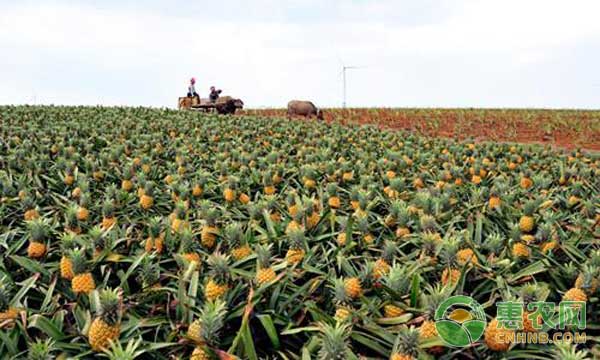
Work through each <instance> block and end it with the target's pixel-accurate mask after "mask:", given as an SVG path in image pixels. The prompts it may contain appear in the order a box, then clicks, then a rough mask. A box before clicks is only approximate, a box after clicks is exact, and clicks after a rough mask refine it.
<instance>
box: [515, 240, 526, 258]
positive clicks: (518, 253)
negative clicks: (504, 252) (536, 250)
mask: <svg viewBox="0 0 600 360" xmlns="http://www.w3.org/2000/svg"><path fill="white" fill-rule="evenodd" d="M512 255H513V256H514V257H516V258H528V257H529V255H530V251H529V247H528V246H527V245H525V244H523V243H521V242H517V243H514V244H513V246H512Z"/></svg>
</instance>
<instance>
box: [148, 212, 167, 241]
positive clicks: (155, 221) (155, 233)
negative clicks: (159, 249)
mask: <svg viewBox="0 0 600 360" xmlns="http://www.w3.org/2000/svg"><path fill="white" fill-rule="evenodd" d="M163 221H164V220H163V218H161V217H160V216H156V217H153V218H151V219H150V220H149V221H148V235H149V236H150V237H152V238H157V237H159V236H160V233H161V232H162V229H163Z"/></svg>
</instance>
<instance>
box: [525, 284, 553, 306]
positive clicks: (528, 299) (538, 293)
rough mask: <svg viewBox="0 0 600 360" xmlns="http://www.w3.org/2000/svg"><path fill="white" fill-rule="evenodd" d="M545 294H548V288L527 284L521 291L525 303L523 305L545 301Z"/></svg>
mask: <svg viewBox="0 0 600 360" xmlns="http://www.w3.org/2000/svg"><path fill="white" fill-rule="evenodd" d="M544 292H547V287H543V286H541V285H539V284H534V283H530V284H525V285H523V287H521V289H520V290H519V296H520V297H521V300H522V301H523V304H525V305H527V304H529V303H533V302H536V301H542V300H544V297H545V296H544Z"/></svg>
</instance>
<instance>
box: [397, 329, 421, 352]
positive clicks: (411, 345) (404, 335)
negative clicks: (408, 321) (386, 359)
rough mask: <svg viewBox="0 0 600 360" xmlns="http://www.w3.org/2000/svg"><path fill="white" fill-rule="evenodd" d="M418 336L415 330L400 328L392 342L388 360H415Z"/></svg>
mask: <svg viewBox="0 0 600 360" xmlns="http://www.w3.org/2000/svg"><path fill="white" fill-rule="evenodd" d="M419 342H420V334H419V331H418V330H417V329H415V328H412V327H411V328H406V327H404V328H402V329H401V330H400V332H399V333H398V336H397V337H396V340H395V341H394V346H393V348H392V355H391V356H390V360H416V359H417V358H418V357H419V352H420V350H419Z"/></svg>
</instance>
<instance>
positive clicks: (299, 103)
mask: <svg viewBox="0 0 600 360" xmlns="http://www.w3.org/2000/svg"><path fill="white" fill-rule="evenodd" d="M288 116H304V117H312V116H316V117H317V119H320V120H323V111H321V110H320V109H318V108H317V107H316V106H315V104H313V103H312V102H310V101H303V100H292V101H290V102H289V103H288Z"/></svg>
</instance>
